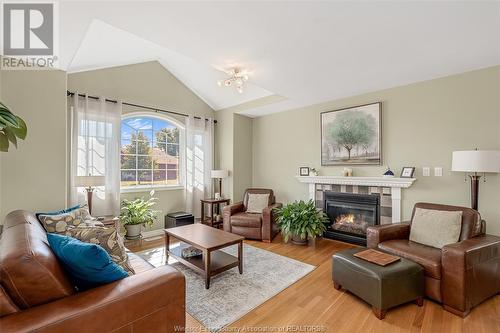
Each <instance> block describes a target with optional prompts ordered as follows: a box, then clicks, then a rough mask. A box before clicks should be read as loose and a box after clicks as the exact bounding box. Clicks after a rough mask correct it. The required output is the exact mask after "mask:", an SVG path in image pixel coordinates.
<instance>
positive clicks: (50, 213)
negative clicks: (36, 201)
mask: <svg viewBox="0 0 500 333" xmlns="http://www.w3.org/2000/svg"><path fill="white" fill-rule="evenodd" d="M78 208H82V205H80V204H78V205H76V206H73V207H69V208H66V209H61V210H57V211H53V212H48V213H36V214H35V216H36V218H37V219H38V220H40V219H39V218H38V216H40V215H60V214H64V213H70V212H72V211H74V210H77V209H78Z"/></svg>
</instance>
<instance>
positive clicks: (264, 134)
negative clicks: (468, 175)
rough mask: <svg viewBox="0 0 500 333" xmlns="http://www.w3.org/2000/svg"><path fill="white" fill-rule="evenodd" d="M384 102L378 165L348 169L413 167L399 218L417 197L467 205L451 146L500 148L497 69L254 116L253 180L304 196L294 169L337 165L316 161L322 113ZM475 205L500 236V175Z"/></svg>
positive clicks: (325, 170)
mask: <svg viewBox="0 0 500 333" xmlns="http://www.w3.org/2000/svg"><path fill="white" fill-rule="evenodd" d="M377 101H381V102H382V108H383V115H382V135H383V164H384V166H354V167H353V170H354V173H355V175H358V176H376V175H380V174H381V173H382V172H383V170H384V167H385V166H388V165H389V166H390V167H391V168H392V169H393V170H394V171H396V172H397V173H399V172H400V171H401V168H402V167H403V166H416V167H417V171H416V177H417V178H418V180H417V182H415V184H414V185H413V186H412V187H411V188H409V189H407V190H404V191H403V209H402V212H403V217H404V218H405V219H408V218H409V217H410V213H411V209H412V207H413V205H414V204H415V202H418V201H429V202H438V203H445V204H453V205H464V206H469V183H465V182H464V175H463V174H460V173H452V172H451V171H450V168H451V153H452V151H454V150H468V149H474V148H476V147H478V148H479V149H492V150H493V149H495V150H499V149H500V66H496V67H492V68H488V69H484V70H478V71H473V72H468V73H463V74H460V75H455V76H450V77H446V78H440V79H436V80H431V81H426V82H421V83H416V84H411V85H408V86H402V87H397V88H393V89H387V90H382V91H378V92H373V93H368V94H364V95H360V96H355V97H350V98H345V99H342V100H337V101H331V102H327V103H322V104H318V105H314V106H310V107H306V108H301V109H297V110H292V111H288V112H284V113H278V114H273V115H268V116H264V117H260V118H256V119H254V122H253V185H254V186H264V187H271V188H273V189H274V190H275V191H276V196H277V199H278V200H279V201H282V202H289V201H292V200H296V199H306V198H307V197H308V189H307V185H306V184H301V183H299V182H297V181H296V180H295V178H294V176H296V175H297V174H298V169H299V167H300V166H310V167H316V168H317V169H319V173H320V174H321V175H340V172H341V170H342V168H343V167H322V166H321V165H320V164H321V162H320V118H319V117H320V116H319V114H320V112H322V111H329V110H335V109H338V108H343V107H349V106H355V105H360V104H366V103H371V102H377ZM423 166H429V167H435V166H441V167H443V177H434V176H431V177H422V167H423ZM479 200H480V201H479V210H480V212H481V214H482V216H483V218H485V219H486V220H487V230H488V232H489V233H493V234H497V235H500V206H499V202H500V201H499V200H500V175H498V174H495V175H488V177H487V182H486V183H483V182H481V184H480V198H479Z"/></svg>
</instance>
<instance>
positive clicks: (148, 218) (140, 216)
mask: <svg viewBox="0 0 500 333" xmlns="http://www.w3.org/2000/svg"><path fill="white" fill-rule="evenodd" d="M154 193H155V192H154V191H151V192H150V193H149V196H150V198H149V199H147V200H146V199H144V198H137V199H134V200H127V199H124V200H123V201H122V205H121V206H122V207H121V214H120V221H121V222H122V223H123V224H124V225H137V224H145V225H147V226H150V225H152V224H153V223H154V221H155V220H156V218H157V217H156V213H157V212H156V211H155V210H153V209H151V207H153V206H154V205H155V204H156V200H157V198H154V197H153V195H154Z"/></svg>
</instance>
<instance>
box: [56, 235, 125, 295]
mask: <svg viewBox="0 0 500 333" xmlns="http://www.w3.org/2000/svg"><path fill="white" fill-rule="evenodd" d="M47 239H48V241H49V244H50V247H51V248H52V250H53V251H54V253H55V255H56V256H57V258H58V259H59V261H60V262H61V263H62V265H63V267H64V269H65V270H66V272H67V273H68V274H69V275H70V277H71V280H72V282H73V283H74V285H75V286H76V287H77V288H78V290H79V291H83V290H86V289H90V288H94V287H97V286H100V285H103V284H107V283H110V282H113V281H116V280H121V279H123V278H125V277H127V276H128V273H127V272H126V271H125V270H124V269H123V268H122V267H121V266H120V265H118V264H116V263H114V262H113V260H111V257H110V256H109V254H108V253H107V252H106V250H104V249H103V248H102V247H101V246H99V245H96V244H91V243H85V242H82V241H79V240H78V239H76V238H73V237H69V236H63V235H57V234H51V233H48V234H47Z"/></svg>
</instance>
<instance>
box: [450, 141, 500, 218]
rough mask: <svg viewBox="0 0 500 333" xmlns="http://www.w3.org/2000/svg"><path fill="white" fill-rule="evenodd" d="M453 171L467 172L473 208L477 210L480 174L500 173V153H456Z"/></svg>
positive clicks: (474, 151)
mask: <svg viewBox="0 0 500 333" xmlns="http://www.w3.org/2000/svg"><path fill="white" fill-rule="evenodd" d="M451 171H459V172H465V173H466V174H468V175H469V178H470V184H471V207H472V208H473V209H475V210H477V208H478V197H479V179H480V178H481V175H480V174H485V173H497V172H500V151H497V150H477V149H476V150H463V151H454V152H453V157H452V163H451ZM485 181H486V179H485Z"/></svg>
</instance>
